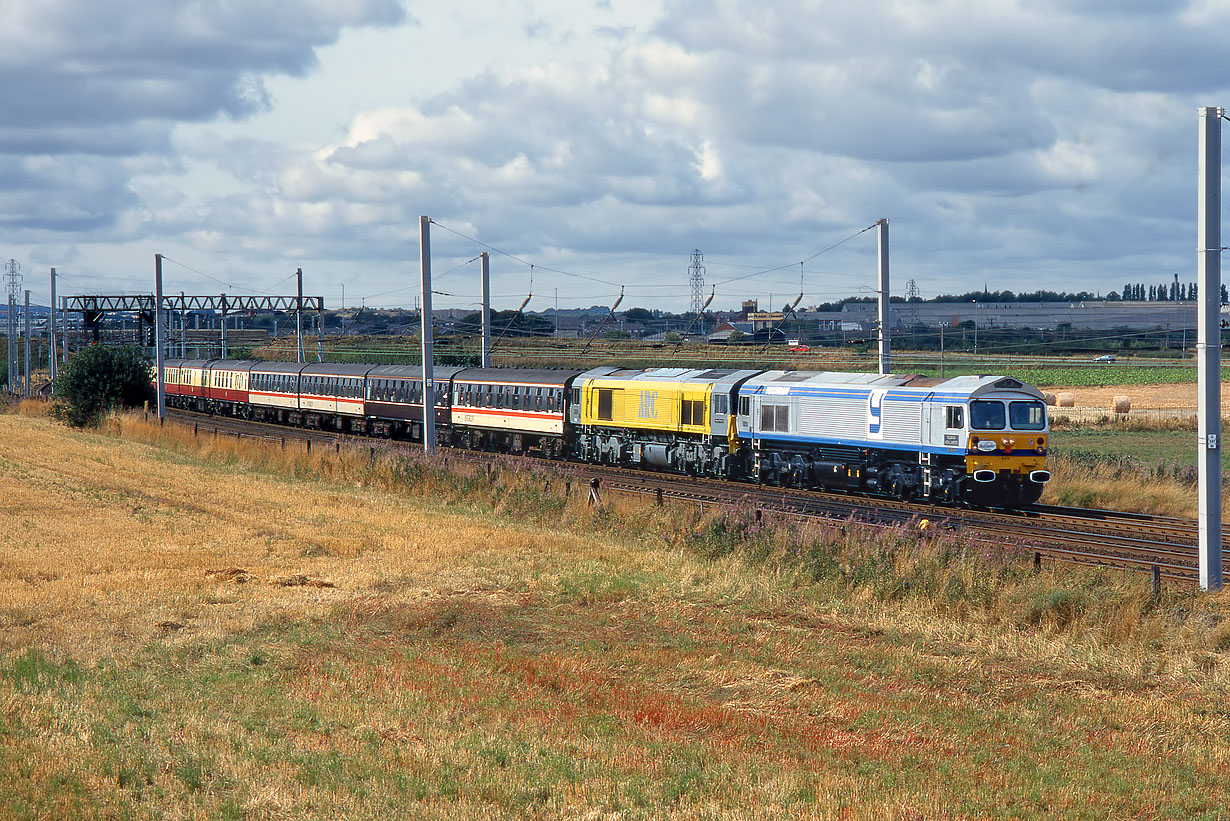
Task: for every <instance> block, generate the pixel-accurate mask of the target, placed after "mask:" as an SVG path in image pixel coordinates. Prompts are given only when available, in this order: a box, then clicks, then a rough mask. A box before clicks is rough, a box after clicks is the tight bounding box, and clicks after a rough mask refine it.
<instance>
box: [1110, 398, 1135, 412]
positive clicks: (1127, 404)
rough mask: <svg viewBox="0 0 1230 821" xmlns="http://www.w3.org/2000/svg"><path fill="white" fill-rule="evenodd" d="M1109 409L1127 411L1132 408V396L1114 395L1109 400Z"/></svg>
mask: <svg viewBox="0 0 1230 821" xmlns="http://www.w3.org/2000/svg"><path fill="white" fill-rule="evenodd" d="M1110 409H1111V410H1112V411H1114V412H1115V413H1127V412H1128V411H1130V410H1131V409H1132V397H1130V396H1116V397H1115V398H1114V399H1112V400H1110Z"/></svg>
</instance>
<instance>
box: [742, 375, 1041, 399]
mask: <svg viewBox="0 0 1230 821" xmlns="http://www.w3.org/2000/svg"><path fill="white" fill-rule="evenodd" d="M767 385H785V386H788V387H792V386H796V385H797V386H799V387H816V388H822V387H841V386H856V387H866V388H914V389H920V390H925V391H934V392H936V393H952V394H961V395H967V396H970V397H973V396H982V395H986V394H990V393H995V392H996V391H1014V392H1017V393H1025V394H1028V395H1029V396H1032V397H1034V398H1036V399H1041V398H1042V392H1041V391H1039V390H1038V389H1037V388H1035V387H1034V386H1032V385H1027V384H1025V383H1024V382H1021V381H1020V380H1018V379H1014V378H1012V377H1010V376H1003V375H978V376H954V377H952V378H950V379H936V378H934V377H926V376H914V375H910V374H891V373H890V374H878V373H846V372H841V371H765V372H764V373H762V374H760V375H759V376H754V377H752V378H751V379H749V380H748V381H747V382H746V383H744V386H745V387H746V388H749V389H751V388H756V387H759V386H767Z"/></svg>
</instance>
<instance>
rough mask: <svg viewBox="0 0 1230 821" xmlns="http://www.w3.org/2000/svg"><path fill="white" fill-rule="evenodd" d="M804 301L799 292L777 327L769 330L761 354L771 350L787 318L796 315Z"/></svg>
mask: <svg viewBox="0 0 1230 821" xmlns="http://www.w3.org/2000/svg"><path fill="white" fill-rule="evenodd" d="M800 264H802V263H800ZM802 301H803V292H802V291H799V295H798V296H797V297H795V300H794V302H791V303H790V305H789V306H788V307H787V308H786V310H784V311H782V318H781V319H780V320H778V323H777V324H776V325H774V326H773V327H771V328H770V329H769V338H768V339H766V340H765V343H764V347H763V348H761V349H760V352H761V353H764V352H765V351H767V350H769V346H770V345H772V344H773V336H774V335H775V334H776V333H777V332H778V331H780V330H781V328H782V326H783V325H785V324H786V317H788V316H794V315H795V314H794V309H795V308H797V307H799V303H800V302H802ZM772 307H773V306H772V305H770V306H769V308H770V309H772Z"/></svg>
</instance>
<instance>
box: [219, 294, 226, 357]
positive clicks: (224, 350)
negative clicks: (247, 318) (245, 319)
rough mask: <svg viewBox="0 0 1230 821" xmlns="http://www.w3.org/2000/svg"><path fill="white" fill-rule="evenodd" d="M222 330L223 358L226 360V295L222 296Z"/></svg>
mask: <svg viewBox="0 0 1230 821" xmlns="http://www.w3.org/2000/svg"><path fill="white" fill-rule="evenodd" d="M221 296H222V303H221V304H222V321H221V323H220V324H221V325H222V330H221V338H220V342H221V345H222V358H223V359H226V294H222V295H221Z"/></svg>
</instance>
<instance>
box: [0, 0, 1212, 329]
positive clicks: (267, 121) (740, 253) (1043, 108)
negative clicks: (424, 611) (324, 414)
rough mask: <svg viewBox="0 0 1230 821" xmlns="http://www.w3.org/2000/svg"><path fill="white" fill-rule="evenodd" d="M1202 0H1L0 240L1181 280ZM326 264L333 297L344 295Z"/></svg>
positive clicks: (199, 282)
mask: <svg viewBox="0 0 1230 821" xmlns="http://www.w3.org/2000/svg"><path fill="white" fill-rule="evenodd" d="M1227 35H1230V0H1197V2H1168V0H1068V1H1067V2H1061V1H1060V0H1029V1H1028V2H1025V0H1022V1H1021V2H1014V0H863V2H860V3H851V2H848V0H847V1H844V2H839V1H838V0H775V2H773V3H764V2H750V0H484V2H477V0H453V2H452V3H438V2H436V3H426V2H420V0H160V2H157V3H150V2H148V0H5V2H4V3H3V4H2V5H0V111H3V112H4V116H3V117H2V118H0V260H4V261H7V260H9V259H14V260H16V261H17V262H18V263H19V264H20V265H21V268H22V273H23V274H24V276H25V287H27V288H29V289H30V290H31V292H32V299H33V300H34V301H35V302H36V303H41V304H45V303H46V301H47V299H48V295H49V277H48V271H49V269H50V268H51V267H55V268H56V269H57V272H58V273H59V275H60V286H59V293H60V294H61V295H66V294H68V295H76V294H122V293H149V292H151V291H152V290H153V272H154V255H155V254H163V255H165V257H166V258H167V262H166V263H165V265H164V277H165V282H164V287H165V289H166V290H167V291H168V292H179V291H185V292H187V293H190V294H211V293H222V292H227V293H232V294H239V295H250V294H293V293H294V286H295V283H294V280H293V274H294V272H295V270H296V268H302V269H303V271H304V289H305V293H307V294H312V295H322V296H324V298H325V302H326V306H327V307H329V308H336V307H339V306H340V305H341V304H342V302H341V301H342V299H343V298H344V299H345V305H346V306H347V307H351V306H355V305H358V304H364V305H368V306H371V307H395V306H407V307H411V306H414V305H416V304H417V296H418V291H419V277H420V268H419V265H420V243H419V236H420V224H419V222H420V217H421V216H429V217H430V218H431V220H432V223H431V226H430V231H431V250H432V271H433V276H434V281H433V290H434V291H436V296H435V298H434V304H435V307H436V308H469V307H475V306H477V304H478V300H479V267H478V262H477V261H476V260H475V258H476V257H477V255H478V254H479V253H480V252H481V251H488V252H489V253H490V254H491V272H492V293H493V304H494V305H495V306H496V307H499V308H509V307H516V306H517V305H518V304H520V303H521V301H522V300H523V299H525V297H526V296H527V295H528V296H530V303H529V305H528V310H547V309H550V308H552V307H554V306H555V305H556V304H558V305H559V307H560V308H568V307H577V306H590V305H610V304H612V303H614V301H615V300H616V299H617V298H618V297H619V295H620V293H621V292H622V293H623V294H624V299H623V302H622V304H621V308H629V307H633V306H641V307H651V308H662V309H665V310H673V311H681V310H686V309H687V308H688V306H689V302H690V297H691V288H690V285H689V265H690V262H691V254H692V252H693V250H694V249H695V250H700V251H701V252H702V253H703V255H704V266H705V270H704V280H705V292H706V295H708V294H709V293H713V295H714V300H713V304H712V308H714V309H729V308H737V307H738V305H739V303H740V302H741V301H742V300H744V299H749V298H755V299H759V300H760V302H761V304H762V306H764V305H767V304H769V303H770V302H771V303H772V304H773V306H774V307H780V304H782V303H786V302H792V301H793V300H794V299H795V298H796V297H798V296H799V294H800V292H801V293H802V302H801V304H802V305H813V304H818V303H822V302H826V301H830V300H835V299H839V298H841V297H845V296H860V295H863V296H871V295H873V294H874V291H875V288H876V272H877V243H876V236H877V232H876V231H875V230H874V229H872V226H874V225H875V223H876V222H877V220H879V219H882V218H883V219H888V220H889V236H890V261H891V262H890V268H891V276H892V286H891V291H892V293H893V294H894V295H898V296H900V295H904V294H905V293H906V288H907V287H908V284H909V283H910V281H913V283H914V285H915V287H916V288H917V290H918V292H919V293H920V294H921V295H922V296H923V297H925V298H926V297H933V296H936V295H937V294H941V293H962V292H965V291H971V290H977V289H981V288H982V287H983V286H984V285H985V286H986V287H988V288H990V289H991V290H999V289H1008V290H1013V291H1017V292H1023V291H1034V290H1037V289H1040V288H1044V289H1050V290H1060V291H1080V290H1088V291H1091V292H1095V293H1103V294H1105V293H1106V292H1108V291H1111V290H1119V289H1120V288H1122V286H1123V284H1124V283H1125V282H1132V283H1135V282H1144V283H1147V284H1153V283H1159V282H1169V281H1170V280H1171V279H1172V278H1173V276H1174V274H1176V273H1177V274H1179V275H1180V279H1181V280H1182V281H1184V282H1189V281H1194V280H1195V261H1196V255H1195V253H1194V251H1195V230H1196V229H1195V223H1196V209H1197V197H1196V176H1197V128H1198V117H1197V110H1198V108H1199V107H1201V106H1218V105H1226V104H1228V103H1230V60H1227V59H1226V56H1225V55H1226V43H1227V42H1228V41H1230V38H1228V37H1227ZM343 293H344V296H343Z"/></svg>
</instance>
